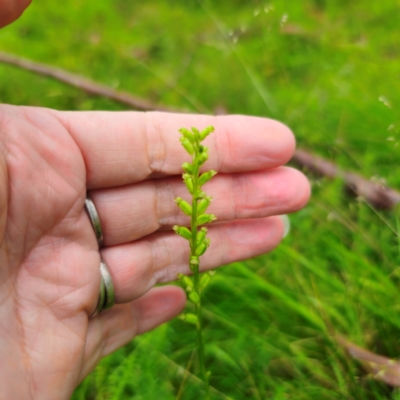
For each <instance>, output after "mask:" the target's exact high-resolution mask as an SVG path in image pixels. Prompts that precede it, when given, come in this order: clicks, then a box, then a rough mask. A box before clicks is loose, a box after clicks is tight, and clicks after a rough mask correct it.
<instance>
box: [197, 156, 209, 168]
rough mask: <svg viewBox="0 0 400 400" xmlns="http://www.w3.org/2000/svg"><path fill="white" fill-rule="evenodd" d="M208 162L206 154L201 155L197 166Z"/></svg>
mask: <svg viewBox="0 0 400 400" xmlns="http://www.w3.org/2000/svg"><path fill="white" fill-rule="evenodd" d="M207 160H208V153H201V154H200V155H199V156H198V158H197V162H198V163H199V165H203V164H204V163H205V162H206V161H207Z"/></svg>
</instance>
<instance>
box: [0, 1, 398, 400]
mask: <svg viewBox="0 0 400 400" xmlns="http://www.w3.org/2000/svg"><path fill="white" fill-rule="evenodd" d="M399 12H400V3H399V2H398V1H393V0H381V1H379V2H365V1H360V0H356V1H352V2H346V1H343V0H334V1H327V0H304V1H296V2H287V1H283V0H280V1H271V2H269V3H267V2H263V1H248V2H243V1H239V0H230V1H228V0H220V1H218V2H217V1H203V2H201V3H200V2H198V1H194V0H188V1H175V2H172V3H171V4H168V3H167V2H164V1H162V0H151V1H147V2H127V1H123V0H118V1H117V0H114V1H111V0H101V1H100V0H98V1H94V0H86V1H81V0H66V1H64V2H63V3H62V5H60V4H59V3H57V2H51V1H49V0H42V1H40V2H39V1H38V2H34V3H33V4H32V6H31V7H30V8H29V9H28V10H27V11H26V13H25V14H24V16H23V17H22V18H21V19H20V20H19V21H17V22H16V23H14V24H13V25H11V26H9V27H6V28H4V29H2V30H1V31H0V49H1V50H4V51H9V52H11V53H15V54H18V55H22V56H25V57H28V58H31V59H33V60H36V61H39V62H44V63H48V64H51V65H54V66H58V67H62V68H65V69H67V70H70V71H72V72H75V73H78V74H82V75H84V76H88V77H90V78H92V79H95V80H97V81H99V82H102V83H105V84H107V85H110V86H112V87H114V88H117V89H123V90H127V91H130V92H132V93H133V94H136V95H138V96H142V97H144V98H147V99H149V100H152V101H154V102H156V103H159V104H165V105H169V106H173V107H176V108H178V109H183V110H187V111H197V112H208V113H214V112H216V111H218V110H221V109H222V110H226V111H227V112H229V113H241V114H252V115H260V116H267V117H271V118H276V119H280V120H282V121H283V122H285V123H286V124H288V125H289V126H290V127H291V128H292V129H293V130H294V132H295V133H296V137H297V140H298V144H299V146H300V147H304V148H307V149H310V150H312V151H313V152H315V153H317V154H320V155H322V156H325V157H329V158H330V159H331V160H333V161H335V162H336V163H337V164H338V165H339V166H341V167H342V168H345V169H349V170H353V171H358V172H359V173H362V174H363V175H364V176H365V177H367V178H373V179H381V180H384V181H386V182H387V183H388V184H390V185H392V186H393V187H397V188H400V174H399V173H398V171H399V168H398V164H399V160H400V144H399V143H400V117H399V109H400V72H399V71H400V46H399V29H398V21H399ZM0 80H1V85H0V101H2V102H6V103H12V104H27V105H35V106H44V107H52V108H56V109H69V110H94V109H107V110H120V109H124V108H123V107H122V106H120V105H118V104H115V103H113V102H111V101H109V100H107V99H101V98H94V97H90V96H87V95H86V94H85V93H82V92H80V91H78V90H76V89H73V88H70V87H67V86H65V85H62V84H60V83H58V82H54V81H51V80H48V79H46V78H42V77H38V76H33V75H32V74H30V73H28V72H24V71H21V70H18V69H15V68H13V67H9V66H4V65H0ZM379 99H380V100H379ZM385 103H386V105H385ZM388 139H389V140H388ZM311 180H312V184H313V197H312V200H311V202H310V204H309V206H308V207H307V208H306V209H304V210H302V211H300V212H298V213H296V214H295V215H293V216H291V222H292V231H291V233H290V235H289V236H288V237H287V238H286V239H285V241H284V243H283V244H282V245H281V246H280V247H279V248H278V249H277V250H275V251H274V252H272V253H270V254H268V255H264V256H261V257H258V258H255V259H252V260H248V261H246V262H242V263H235V264H233V265H231V266H229V267H225V268H223V269H221V272H219V273H218V274H217V275H216V277H215V279H214V280H213V282H212V284H211V285H210V287H209V289H208V290H207V293H206V296H205V301H206V304H205V315H206V332H205V335H206V341H207V343H208V345H207V362H208V365H209V368H210V369H211V371H212V376H211V384H212V386H213V387H214V388H215V391H214V392H213V393H214V394H213V396H214V398H215V399H219V398H220V399H227V398H232V399H257V400H258V399H266V398H268V399H275V400H278V399H289V398H290V399H398V398H400V393H399V392H398V391H396V390H393V389H391V388H388V387H387V386H385V385H383V384H381V383H379V382H376V381H374V380H372V379H370V378H369V377H368V376H366V374H365V373H364V372H363V371H362V370H361V368H360V367H359V365H357V363H355V362H353V361H351V360H349V359H348V358H347V357H346V356H345V355H344V352H343V351H342V350H341V349H340V348H338V346H337V344H336V342H335V341H334V340H333V337H334V335H336V334H342V335H344V336H345V337H347V338H349V339H350V340H352V341H353V342H355V343H357V344H359V345H361V346H364V347H367V348H369V349H371V350H372V351H376V352H378V353H380V354H385V355H387V356H389V357H392V358H397V357H399V355H400V342H399V330H400V314H399V311H400V301H399V296H398V286H399V281H400V268H399V267H400V240H399V232H400V210H399V209H397V210H394V211H391V212H381V211H377V210H374V209H373V208H371V207H370V206H369V205H367V204H366V203H365V202H364V201H363V200H362V199H351V198H348V197H346V196H345V195H344V194H343V192H342V183H341V182H340V181H339V180H336V181H333V182H332V181H326V180H324V179H316V178H312V177H311ZM193 342H194V332H193V330H192V329H191V327H188V326H186V325H185V324H184V323H183V322H181V321H179V320H175V321H172V322H171V323H169V324H166V325H164V326H162V327H160V328H158V329H156V330H155V331H153V332H150V333H148V334H146V335H143V336H141V337H139V338H137V339H135V340H134V341H132V342H131V343H130V344H128V345H127V346H126V347H124V348H123V349H120V350H119V351H117V352H116V353H114V354H113V355H111V356H109V357H107V358H106V359H104V360H103V361H102V362H101V364H100V365H99V366H98V367H97V369H96V370H95V371H94V372H93V373H92V374H91V375H90V376H89V377H88V378H87V379H86V380H85V381H84V382H83V383H82V384H81V386H80V387H79V388H78V389H77V390H76V392H75V394H74V396H73V398H74V399H76V400H78V399H96V400H97V399H99V400H100V399H135V400H139V399H175V398H180V399H185V400H186V399H188V400H189V399H198V398H199V397H200V394H199V393H201V390H202V386H201V384H200V383H199V381H198V380H197V379H196V378H195V376H193V375H192V374H191V373H190V374H187V373H185V372H184V370H185V368H186V366H187V363H188V361H189V359H190V357H191V354H192V352H193ZM191 372H194V373H195V374H196V365H194V366H192V368H191Z"/></svg>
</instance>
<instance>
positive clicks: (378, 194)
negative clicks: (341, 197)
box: [0, 51, 400, 209]
mask: <svg viewBox="0 0 400 400" xmlns="http://www.w3.org/2000/svg"><path fill="white" fill-rule="evenodd" d="M0 62H1V63H3V64H9V65H13V66H15V67H18V68H22V69H24V70H27V71H31V72H34V73H36V74H39V75H42V76H46V77H49V78H53V79H55V80H57V81H60V82H63V83H65V84H67V85H70V86H73V87H76V88H78V89H80V90H83V91H84V92H86V93H87V94H89V95H94V96H101V97H105V98H108V99H110V100H113V101H115V102H117V103H120V104H123V105H126V106H128V107H131V108H133V109H136V110H141V111H154V110H158V111H170V112H181V110H176V109H173V108H170V107H166V106H162V105H157V104H153V103H151V102H149V101H148V100H145V99H142V98H139V97H136V96H132V95H131V94H130V93H128V92H123V91H118V90H115V89H113V88H110V87H109V86H107V85H103V84H100V83H98V82H95V81H93V80H90V79H87V78H85V77H82V76H80V75H77V74H72V73H71V72H68V71H65V70H63V69H60V68H55V67H52V66H50V65H45V64H41V63H37V62H34V61H31V60H28V59H26V58H22V57H19V56H16V55H13V54H9V53H5V52H1V51H0ZM292 161H293V162H294V163H296V164H297V165H298V166H300V167H302V168H305V169H307V170H309V171H311V172H313V173H316V174H317V175H321V176H326V177H328V178H336V177H340V178H342V179H343V181H344V182H345V184H346V186H347V187H348V188H350V189H351V190H352V191H353V192H354V193H355V194H356V195H357V196H361V197H363V198H364V199H365V200H366V201H367V202H368V203H370V204H371V205H373V206H375V207H377V208H381V209H390V208H394V207H395V206H396V205H397V204H399V203H400V193H399V192H397V191H395V190H393V189H391V188H388V187H385V186H383V185H380V184H378V183H375V182H372V181H369V180H367V179H365V178H363V177H362V176H360V175H357V174H354V173H351V172H347V171H342V170H340V169H339V168H338V167H337V166H336V165H335V164H333V163H331V162H329V161H326V160H324V159H322V158H320V157H316V156H315V155H313V154H311V153H309V152H306V151H304V150H297V151H296V153H295V155H294V156H293V158H292Z"/></svg>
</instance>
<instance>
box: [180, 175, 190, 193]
mask: <svg viewBox="0 0 400 400" xmlns="http://www.w3.org/2000/svg"><path fill="white" fill-rule="evenodd" d="M182 178H183V182H185V185H186V187H187V190H188V191H189V193H190V194H193V180H192V177H191V176H190V175H189V174H183V175H182Z"/></svg>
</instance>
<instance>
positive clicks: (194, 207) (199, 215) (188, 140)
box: [173, 126, 216, 398]
mask: <svg viewBox="0 0 400 400" xmlns="http://www.w3.org/2000/svg"><path fill="white" fill-rule="evenodd" d="M213 131H214V127H212V126H209V127H207V128H206V129H204V130H202V131H199V130H198V129H196V128H191V130H188V129H185V128H182V129H180V130H179V132H180V133H181V138H180V142H181V144H182V146H183V148H184V149H185V150H186V151H187V152H188V153H189V155H191V156H192V162H191V163H187V162H185V163H184V164H183V165H182V169H183V175H182V179H183V182H184V184H185V186H186V188H187V190H188V192H189V194H190V195H191V197H192V201H191V204H189V203H188V202H187V201H185V200H183V199H182V198H180V197H177V198H176V199H175V202H176V204H177V205H178V207H179V208H180V209H181V210H182V211H183V212H184V213H185V214H186V215H188V216H189V217H190V228H188V227H185V226H177V225H175V226H174V227H173V229H174V231H175V232H176V233H177V234H178V235H179V236H181V237H182V238H184V239H186V240H187V241H188V242H189V246H190V256H189V267H190V270H191V271H192V273H193V277H192V278H190V277H188V276H185V275H182V274H179V275H178V279H179V282H180V283H181V285H182V287H183V288H184V289H185V291H186V293H187V297H188V300H189V301H190V302H191V303H193V304H194V309H195V313H194V314H193V313H187V314H182V315H181V316H180V318H181V319H182V320H183V321H186V322H188V323H190V324H193V325H195V326H196V330H197V354H198V361H199V367H200V373H201V377H202V379H203V381H204V383H205V386H206V398H209V388H210V385H209V375H210V374H209V372H207V371H206V368H205V360H204V338H203V330H202V322H201V321H202V320H201V292H202V291H203V290H204V288H205V287H206V286H207V285H208V283H209V282H210V280H211V277H212V276H213V275H214V273H215V272H214V271H209V272H206V273H204V274H202V276H201V277H200V273H199V269H200V260H199V259H200V256H202V255H203V254H204V253H205V252H206V250H207V248H208V247H209V246H210V239H209V238H207V228H206V227H205V226H204V225H205V224H208V223H210V222H212V221H214V220H215V219H216V217H215V215H213V214H208V213H206V211H207V208H208V207H209V205H210V204H211V201H212V198H211V197H210V196H207V194H206V193H205V192H204V191H203V190H202V187H203V185H204V184H206V183H207V182H208V181H209V180H210V179H211V178H212V177H213V176H214V175H215V174H216V172H215V171H213V170H210V171H207V172H203V173H200V167H201V166H202V165H203V164H204V163H205V162H206V161H207V160H208V148H207V147H205V146H204V145H202V144H201V142H202V141H203V140H204V139H205V138H206V137H207V136H208V135H209V134H210V133H211V132H213ZM200 225H203V226H202V227H201V228H200Z"/></svg>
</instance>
